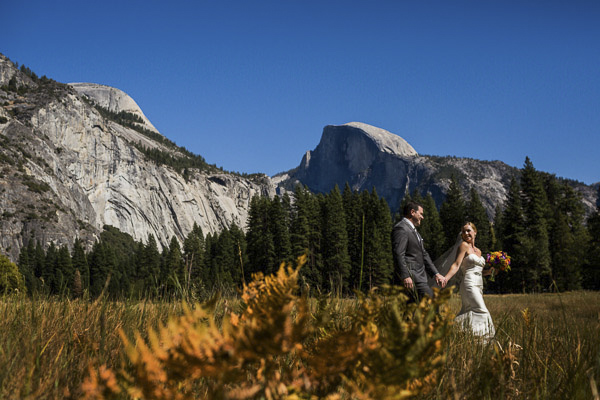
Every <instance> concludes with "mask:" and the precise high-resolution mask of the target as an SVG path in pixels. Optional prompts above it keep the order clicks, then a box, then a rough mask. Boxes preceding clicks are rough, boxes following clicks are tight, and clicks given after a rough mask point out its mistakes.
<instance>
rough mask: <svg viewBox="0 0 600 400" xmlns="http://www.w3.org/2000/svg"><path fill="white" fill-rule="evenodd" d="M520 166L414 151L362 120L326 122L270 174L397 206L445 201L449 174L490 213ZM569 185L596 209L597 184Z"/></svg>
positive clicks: (284, 181)
mask: <svg viewBox="0 0 600 400" xmlns="http://www.w3.org/2000/svg"><path fill="white" fill-rule="evenodd" d="M518 174H519V170H518V169H517V168H514V167H511V166H509V165H507V164H505V163H503V162H501V161H481V160H474V159H468V158H458V157H437V156H425V155H419V154H418V153H417V151H416V150H415V149H414V148H413V147H412V146H410V145H409V144H408V143H407V142H406V141H405V140H404V139H402V138H401V137H400V136H397V135H395V134H393V133H391V132H388V131H386V130H383V129H380V128H376V127H374V126H371V125H367V124H364V123H358V122H351V123H348V124H344V125H329V126H326V127H325V128H324V129H323V135H322V137H321V141H320V142H319V144H318V146H317V147H316V148H315V149H314V150H313V151H308V152H307V153H306V154H305V155H304V157H303V158H302V161H301V162H300V165H299V166H298V167H297V168H295V169H293V170H291V171H289V172H286V173H284V174H281V175H279V176H276V177H273V179H274V181H276V182H278V184H279V185H280V186H282V187H285V188H286V189H287V190H292V188H293V187H294V186H295V185H296V184H298V183H301V184H303V185H306V186H308V188H309V189H311V190H313V191H316V192H328V191H330V190H331V189H332V188H333V187H334V186H335V185H336V184H337V185H338V186H339V187H340V190H341V189H343V187H344V185H345V184H346V182H348V184H349V185H350V187H351V188H352V189H353V190H358V191H362V190H369V191H370V190H372V189H373V188H376V190H377V193H378V194H379V195H380V196H382V197H384V198H385V199H386V200H387V202H388V204H389V206H390V208H391V210H392V211H397V210H398V208H399V206H400V202H401V200H402V197H403V196H404V194H405V193H407V192H408V193H413V191H414V190H418V191H419V192H420V193H422V194H426V193H431V194H432V196H433V198H434V200H435V201H436V203H437V204H438V206H439V205H441V203H442V202H443V201H444V199H445V196H446V193H447V191H448V187H449V186H450V181H451V176H452V175H454V176H456V178H457V179H458V181H459V182H460V185H461V187H462V189H463V192H464V193H465V194H468V193H469V190H470V189H471V187H474V188H475V189H476V190H477V192H478V194H479V196H480V198H481V201H482V203H483V205H484V207H485V208H486V210H487V212H488V216H489V217H490V218H493V217H494V213H495V209H496V206H497V205H499V204H502V203H503V202H504V201H505V199H506V196H507V193H508V186H509V184H510V180H511V178H512V177H513V176H518ZM571 184H572V185H573V186H574V187H575V188H576V189H577V190H578V191H579V192H580V193H581V194H582V196H583V201H584V204H585V206H586V209H587V210H588V211H591V210H593V209H595V202H596V197H597V189H595V188H593V187H591V186H587V185H584V184H581V183H578V182H571Z"/></svg>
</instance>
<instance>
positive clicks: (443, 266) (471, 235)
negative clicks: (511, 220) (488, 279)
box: [435, 222, 495, 341]
mask: <svg viewBox="0 0 600 400" xmlns="http://www.w3.org/2000/svg"><path fill="white" fill-rule="evenodd" d="M475 236H477V228H475V225H474V224H473V223H472V222H467V223H466V224H465V225H464V226H463V227H462V230H461V232H460V237H459V238H458V240H457V241H456V244H455V245H454V246H453V247H452V248H451V249H450V250H448V251H447V252H446V253H445V254H444V255H442V256H441V257H440V258H439V259H438V261H439V265H438V262H436V263H435V264H436V266H437V267H438V270H439V271H440V273H442V274H444V272H445V271H447V272H446V275H445V278H446V281H448V280H450V278H452V277H453V276H455V275H456V273H457V272H459V269H460V272H461V275H462V281H461V283H460V299H461V301H462V308H461V310H460V312H459V313H458V315H457V316H456V319H455V321H456V323H457V324H458V325H461V326H463V327H464V328H467V329H469V328H470V329H471V330H472V332H473V334H474V335H475V336H478V337H481V338H482V339H484V340H485V341H488V340H490V339H492V338H493V337H494V335H495V329H494V323H493V322H492V317H491V315H490V313H489V311H488V309H487V307H486V306H485V303H484V301H483V277H482V274H483V275H489V274H490V273H491V270H486V271H483V267H484V266H485V259H484V258H483V257H482V256H481V250H479V249H478V248H477V247H475ZM450 263H452V264H451V265H450ZM448 266H449V268H448Z"/></svg>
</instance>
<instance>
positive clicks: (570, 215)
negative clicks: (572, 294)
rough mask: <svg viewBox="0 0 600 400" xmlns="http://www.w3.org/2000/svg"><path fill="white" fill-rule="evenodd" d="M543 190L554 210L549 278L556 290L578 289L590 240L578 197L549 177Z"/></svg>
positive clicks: (551, 220) (571, 189)
mask: <svg viewBox="0 0 600 400" xmlns="http://www.w3.org/2000/svg"><path fill="white" fill-rule="evenodd" d="M545 188H546V193H547V194H548V201H549V203H550V206H551V207H552V209H553V210H554V215H553V216H552V218H551V219H550V220H549V229H550V249H551V260H552V264H551V265H552V277H553V279H554V280H555V282H556V285H557V286H558V288H559V289H560V290H577V289H581V278H582V271H583V268H584V264H585V257H586V253H585V252H586V249H587V247H588V243H589V240H590V238H589V236H588V232H587V230H586V229H585V226H584V224H583V223H584V218H585V210H584V208H583V203H582V200H581V195H580V194H579V193H577V192H575V190H574V189H573V188H572V187H571V186H569V185H568V184H567V183H562V184H559V183H558V181H557V179H556V178H555V177H554V176H553V175H552V176H549V177H548V178H547V179H546V183H545Z"/></svg>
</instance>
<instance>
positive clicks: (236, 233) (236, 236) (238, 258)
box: [229, 224, 248, 288]
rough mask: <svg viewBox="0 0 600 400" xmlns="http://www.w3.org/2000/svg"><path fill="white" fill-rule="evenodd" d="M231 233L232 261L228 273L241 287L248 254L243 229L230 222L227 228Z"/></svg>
mask: <svg viewBox="0 0 600 400" xmlns="http://www.w3.org/2000/svg"><path fill="white" fill-rule="evenodd" d="M229 233H230V235H231V244H232V246H233V247H232V252H233V254H234V259H233V261H232V265H231V270H230V275H231V278H232V280H233V284H234V285H235V286H237V287H240V288H241V287H242V286H243V284H244V283H245V281H244V266H245V265H246V264H248V255H247V252H246V249H247V244H246V235H245V234H244V231H243V230H242V229H241V228H240V227H238V226H237V225H236V224H232V225H231V227H230V228H229Z"/></svg>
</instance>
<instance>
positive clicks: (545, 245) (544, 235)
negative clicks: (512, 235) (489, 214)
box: [521, 157, 552, 291]
mask: <svg viewBox="0 0 600 400" xmlns="http://www.w3.org/2000/svg"><path fill="white" fill-rule="evenodd" d="M521 188H522V193H523V210H524V212H525V227H526V229H525V237H524V242H523V244H524V246H525V251H524V256H526V262H525V264H524V267H525V279H526V282H527V288H528V289H529V290H533V291H540V290H541V289H548V288H550V285H551V282H552V268H551V266H550V259H551V257H550V243H549V234H548V221H547V216H548V215H549V214H550V206H549V203H548V198H547V196H546V191H545V190H544V186H543V181H542V178H541V176H540V174H539V172H538V171H537V170H536V169H535V168H534V167H533V163H532V162H531V160H530V159H529V157H526V158H525V164H524V167H523V169H522V171H521Z"/></svg>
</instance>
